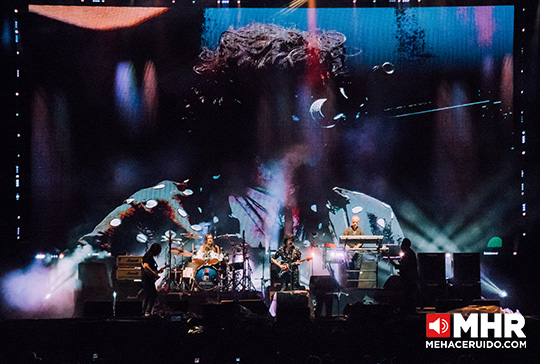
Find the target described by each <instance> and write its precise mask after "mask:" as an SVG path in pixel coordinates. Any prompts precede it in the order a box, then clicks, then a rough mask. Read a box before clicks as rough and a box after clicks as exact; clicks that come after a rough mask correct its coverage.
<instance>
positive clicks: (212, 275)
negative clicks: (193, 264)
mask: <svg viewBox="0 0 540 364" xmlns="http://www.w3.org/2000/svg"><path fill="white" fill-rule="evenodd" d="M195 283H196V284H197V287H199V289H201V290H203V291H212V290H214V289H216V288H217V287H218V283H219V274H218V272H217V270H216V269H215V268H214V267H212V266H211V265H203V266H202V267H200V268H199V270H197V273H196V274H195Z"/></svg>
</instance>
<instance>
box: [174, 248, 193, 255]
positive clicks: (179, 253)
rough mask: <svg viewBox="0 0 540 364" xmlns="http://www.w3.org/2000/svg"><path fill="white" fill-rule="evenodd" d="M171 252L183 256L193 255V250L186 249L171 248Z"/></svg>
mask: <svg viewBox="0 0 540 364" xmlns="http://www.w3.org/2000/svg"><path fill="white" fill-rule="evenodd" d="M171 253H173V254H176V255H181V256H183V257H191V256H193V254H191V252H189V251H187V250H184V249H171Z"/></svg>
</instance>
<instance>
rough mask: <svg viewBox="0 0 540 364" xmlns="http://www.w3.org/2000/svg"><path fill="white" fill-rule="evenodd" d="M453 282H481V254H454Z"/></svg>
mask: <svg viewBox="0 0 540 364" xmlns="http://www.w3.org/2000/svg"><path fill="white" fill-rule="evenodd" d="M453 281H454V283H457V282H480V253H454V278H453Z"/></svg>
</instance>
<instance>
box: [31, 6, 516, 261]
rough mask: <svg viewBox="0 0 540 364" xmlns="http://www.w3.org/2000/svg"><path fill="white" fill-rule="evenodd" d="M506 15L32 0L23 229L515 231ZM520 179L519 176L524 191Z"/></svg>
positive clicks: (462, 238)
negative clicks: (355, 226) (43, 1)
mask: <svg viewBox="0 0 540 364" xmlns="http://www.w3.org/2000/svg"><path fill="white" fill-rule="evenodd" d="M513 18H514V9H513V7H512V6H470V7H399V8H360V7H359V8H311V9H307V8H232V7H231V8H225V7H216V8H203V7H199V6H197V5H190V6H187V7H184V6H175V7H172V8H135V7H105V6H37V5H31V6H30V8H29V14H28V17H27V19H26V28H25V33H24V34H21V42H22V45H23V46H24V53H23V56H24V60H25V72H26V74H25V80H26V81H27V85H28V90H27V94H28V95H29V96H28V97H29V105H30V115H29V123H30V124H29V125H30V129H31V130H30V133H31V139H30V140H31V143H30V153H31V188H30V190H31V196H30V200H31V204H30V205H31V212H30V215H29V220H30V221H29V224H30V226H29V232H28V236H29V239H30V240H31V241H32V242H33V244H34V246H35V247H39V248H41V249H52V248H53V247H54V248H57V249H59V250H63V249H65V248H66V247H73V246H75V245H76V244H77V243H80V242H86V243H89V244H91V245H93V246H94V247H95V248H96V249H104V250H107V251H111V252H112V253H113V254H115V255H116V254H121V253H128V254H138V253H140V252H141V251H144V249H145V245H147V244H148V243H150V242H152V241H156V242H159V241H161V240H162V238H163V237H164V236H166V235H165V233H166V232H167V231H169V230H171V231H174V232H175V233H178V234H184V235H188V234H193V235H195V234H199V235H202V234H204V233H206V232H210V233H212V234H214V235H215V236H224V235H225V236H230V235H231V234H232V235H234V236H236V237H237V238H239V237H241V238H242V239H243V240H244V241H245V242H247V244H249V245H250V246H251V247H253V248H257V247H261V248H264V249H265V250H267V251H272V250H275V249H276V248H277V247H278V246H279V244H280V239H281V237H282V236H283V234H284V233H285V232H291V233H293V234H295V235H296V237H297V238H298V239H299V241H300V242H301V244H303V245H304V246H311V247H318V246H322V245H323V244H330V243H336V242H337V240H338V238H339V236H340V235H341V234H342V233H343V230H344V229H345V228H346V227H347V226H348V225H349V224H350V221H351V217H352V215H358V216H359V217H360V225H361V227H362V228H363V229H364V231H365V232H366V234H367V235H382V236H384V239H385V242H386V243H389V244H392V243H394V244H399V242H400V241H401V239H402V238H403V237H409V238H410V239H411V240H412V241H413V246H414V248H415V250H417V251H449V252H460V251H462V252H471V251H472V252H478V251H482V250H483V249H484V248H485V247H486V246H487V244H488V242H489V241H490V239H492V238H493V237H502V238H503V240H504V239H505V238H507V237H509V236H511V235H512V234H513V233H514V232H515V229H516V226H515V224H514V221H515V219H514V215H515V211H519V206H518V205H517V203H516V202H515V201H514V200H513V199H512V196H513V194H512V193H511V192H512V191H511V189H512V187H511V186H513V185H516V183H515V180H516V176H517V172H516V170H515V169H516V168H515V167H514V166H513V163H512V155H513V154H512V150H511V147H512V145H513V133H512V132H513V122H514V121H513V114H512V101H513ZM516 186H517V185H516Z"/></svg>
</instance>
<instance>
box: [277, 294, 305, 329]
mask: <svg viewBox="0 0 540 364" xmlns="http://www.w3.org/2000/svg"><path fill="white" fill-rule="evenodd" d="M276 294H277V297H276V304H277V307H276V319H277V321H278V322H280V323H299V322H308V321H309V319H310V314H311V311H310V307H309V305H308V304H309V302H308V300H309V294H308V292H301V293H300V292H277V293H276Z"/></svg>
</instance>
